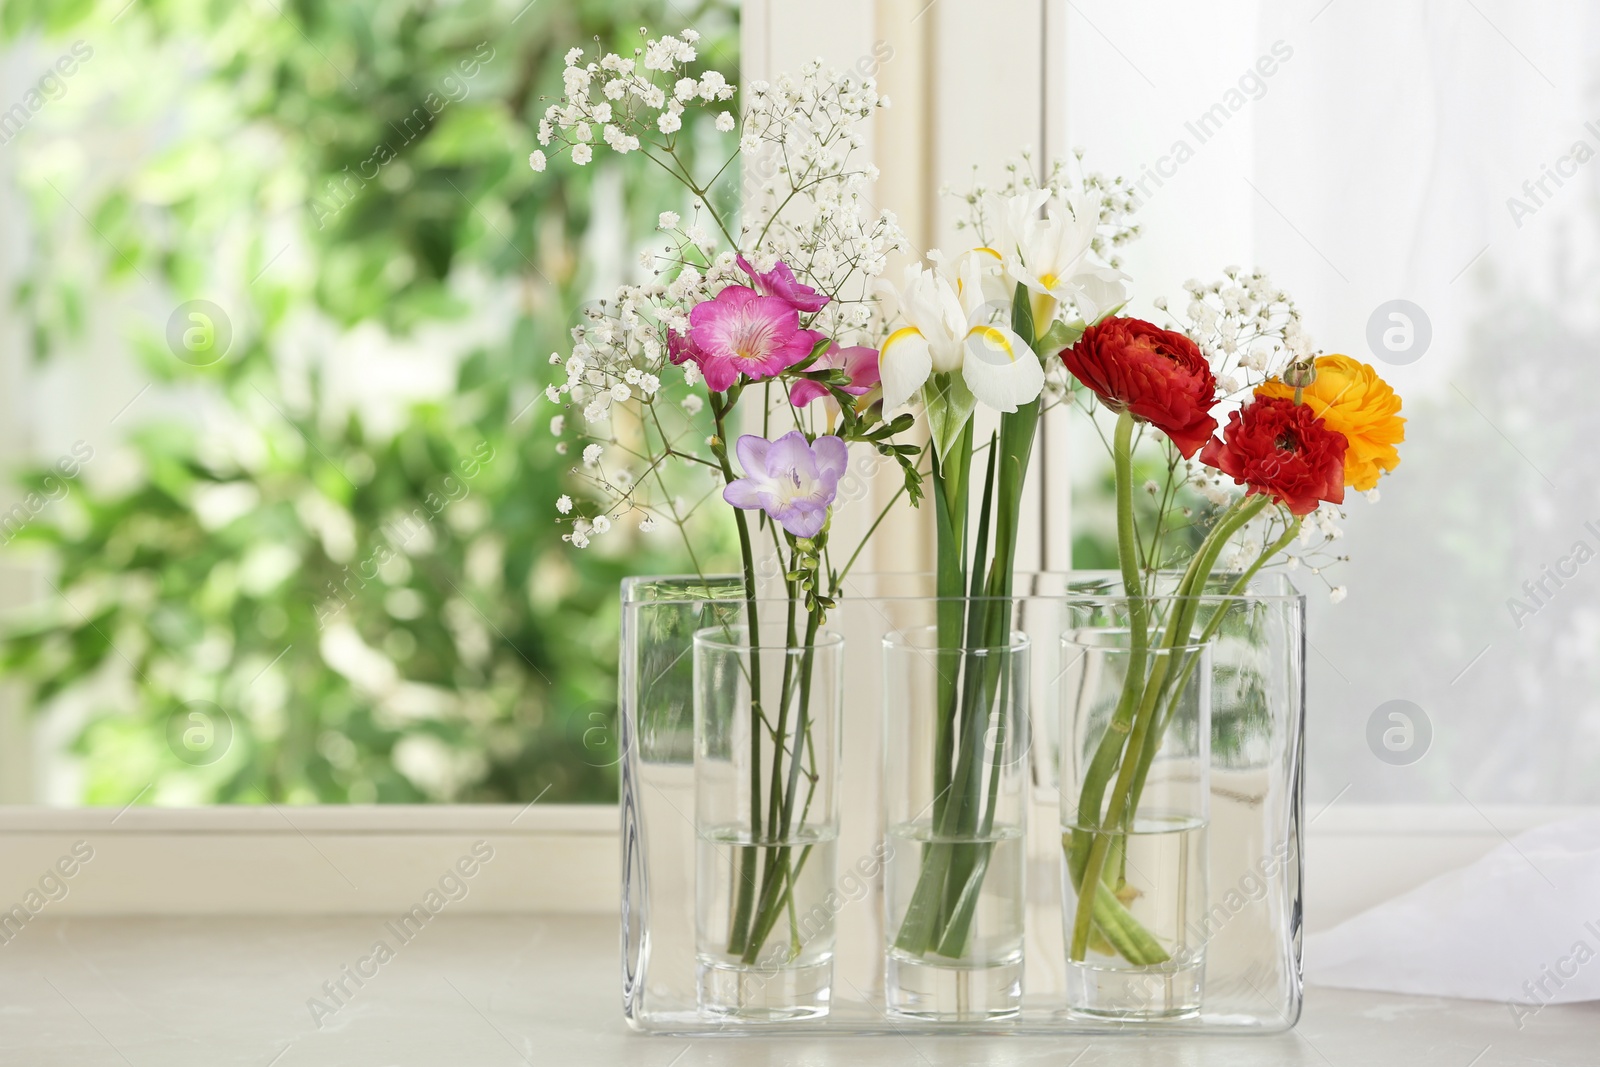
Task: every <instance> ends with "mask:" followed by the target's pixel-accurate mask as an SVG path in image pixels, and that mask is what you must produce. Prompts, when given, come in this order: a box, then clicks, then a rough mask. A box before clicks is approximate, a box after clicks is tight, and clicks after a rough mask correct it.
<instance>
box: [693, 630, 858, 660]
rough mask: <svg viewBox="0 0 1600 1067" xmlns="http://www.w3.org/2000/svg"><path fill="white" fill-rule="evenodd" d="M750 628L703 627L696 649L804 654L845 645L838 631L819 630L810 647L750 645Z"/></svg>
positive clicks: (695, 638)
mask: <svg viewBox="0 0 1600 1067" xmlns="http://www.w3.org/2000/svg"><path fill="white" fill-rule="evenodd" d="M730 631H731V632H732V633H733V634H735V635H737V636H735V637H734V639H733V640H727V639H726V638H725V637H724V635H725V634H727V633H729V632H730ZM748 633H749V627H747V626H746V625H745V624H744V623H738V624H736V625H731V626H702V627H701V628H700V629H698V630H696V631H695V632H694V647H696V648H712V649H721V650H723V651H726V652H779V651H781V652H783V653H785V654H789V655H792V654H795V653H804V652H808V651H816V650H818V649H834V648H839V647H841V646H843V645H844V634H842V633H840V632H839V631H837V630H819V631H817V636H816V638H815V639H814V640H813V641H812V642H811V643H810V644H809V645H791V644H787V643H782V644H779V643H771V644H754V645H752V644H750V642H749V639H748V636H747V635H748Z"/></svg>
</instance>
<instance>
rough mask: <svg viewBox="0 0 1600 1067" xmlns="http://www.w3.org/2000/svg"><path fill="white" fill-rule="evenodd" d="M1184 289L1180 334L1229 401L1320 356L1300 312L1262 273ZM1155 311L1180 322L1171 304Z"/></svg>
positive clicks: (1233, 270) (1233, 272)
mask: <svg viewBox="0 0 1600 1067" xmlns="http://www.w3.org/2000/svg"><path fill="white" fill-rule="evenodd" d="M1183 289H1184V295H1185V298H1186V299H1185V301H1184V307H1183V309H1182V316H1183V318H1182V322H1181V324H1180V325H1178V326H1177V327H1175V328H1177V329H1180V330H1182V331H1183V332H1184V333H1186V334H1188V335H1189V338H1190V339H1191V340H1193V341H1194V343H1195V344H1197V345H1199V346H1200V351H1201V352H1202V353H1204V354H1205V357H1206V360H1207V361H1208V362H1209V363H1210V364H1211V370H1212V373H1214V374H1215V375H1216V376H1217V389H1218V393H1219V395H1220V396H1221V397H1222V398H1223V399H1225V400H1234V401H1239V400H1244V399H1246V398H1247V397H1248V396H1249V393H1250V390H1252V389H1254V388H1255V387H1256V386H1258V385H1260V384H1261V383H1262V382H1264V381H1266V380H1267V379H1268V378H1273V377H1278V376H1280V375H1281V374H1282V373H1283V368H1284V367H1286V366H1287V365H1288V364H1289V363H1290V362H1291V361H1292V360H1303V359H1309V358H1310V357H1311V356H1312V355H1313V354H1314V352H1313V349H1312V346H1311V338H1310V337H1308V336H1307V335H1306V332H1305V329H1304V327H1303V325H1302V323H1301V320H1300V309H1299V308H1298V307H1296V306H1295V302H1294V300H1293V299H1292V298H1291V297H1290V296H1289V294H1288V293H1286V292H1284V291H1283V290H1282V289H1279V288H1278V287H1277V286H1275V285H1273V284H1272V280H1271V279H1270V278H1268V277H1267V276H1266V275H1265V274H1263V273H1262V272H1261V271H1250V272H1248V273H1247V272H1245V271H1243V270H1241V269H1240V268H1238V267H1228V268H1227V269H1226V270H1224V271H1223V276H1222V278H1220V279H1218V280H1216V281H1213V282H1210V283H1202V282H1199V281H1197V280H1195V279H1193V278H1191V279H1189V280H1188V281H1186V282H1184V283H1183ZM1155 305H1156V307H1158V308H1160V309H1161V310H1162V311H1166V312H1167V313H1168V314H1171V315H1173V316H1174V318H1176V317H1177V312H1176V311H1175V310H1174V309H1172V308H1171V307H1169V305H1168V303H1167V301H1166V299H1165V298H1157V300H1156V301H1155Z"/></svg>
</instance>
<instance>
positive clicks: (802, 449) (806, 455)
mask: <svg viewBox="0 0 1600 1067" xmlns="http://www.w3.org/2000/svg"><path fill="white" fill-rule="evenodd" d="M762 470H763V471H765V472H766V473H767V475H768V476H769V477H771V476H772V475H773V474H774V473H775V472H780V471H790V470H792V471H795V472H796V473H798V474H800V475H802V476H803V477H807V478H815V477H816V476H817V457H816V455H815V454H814V453H812V451H811V443H810V442H809V441H807V440H806V435H805V434H803V433H801V432H800V431H799V430H790V431H789V432H788V433H786V434H784V435H783V436H782V437H780V438H778V439H777V440H776V441H774V442H772V446H771V448H770V449H768V451H767V457H766V465H765V466H764V467H763V468H762Z"/></svg>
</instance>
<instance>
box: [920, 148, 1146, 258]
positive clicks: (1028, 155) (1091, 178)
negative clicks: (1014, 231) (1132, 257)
mask: <svg viewBox="0 0 1600 1067" xmlns="http://www.w3.org/2000/svg"><path fill="white" fill-rule="evenodd" d="M1083 156H1084V152H1083V149H1081V148H1079V149H1074V150H1073V153H1072V159H1071V160H1066V159H1053V160H1051V161H1050V166H1049V169H1048V170H1047V171H1046V172H1045V174H1044V177H1043V178H1042V179H1041V178H1039V177H1038V176H1037V174H1036V171H1037V169H1038V168H1037V167H1036V165H1035V163H1034V159H1033V152H1032V151H1031V150H1030V149H1027V148H1024V149H1023V150H1022V151H1021V152H1020V153H1018V155H1017V158H1016V159H1011V160H1007V161H1006V164H1005V177H1004V179H1003V180H1001V181H1000V183H999V184H997V185H993V186H991V185H988V184H986V183H984V182H981V181H979V180H978V178H977V174H978V167H977V165H976V164H974V165H973V168H972V169H973V181H972V184H971V185H970V186H969V187H968V188H967V189H966V191H964V192H960V193H957V192H955V191H954V190H952V189H951V188H950V187H949V186H948V185H947V186H944V187H943V188H941V189H940V192H941V193H942V194H943V195H946V196H953V197H955V198H957V199H959V200H960V201H961V202H962V203H964V204H965V205H966V216H965V217H964V218H959V219H957V220H956V229H958V230H963V231H971V233H972V234H973V238H974V241H973V243H974V244H975V245H980V246H992V242H994V241H995V240H997V239H998V232H999V229H1000V225H1001V220H1000V219H998V218H996V217H995V216H996V209H997V204H998V203H999V202H1002V201H1004V200H1008V199H1010V198H1012V197H1016V196H1021V195H1024V194H1026V193H1032V192H1040V191H1043V192H1048V193H1049V194H1050V195H1051V196H1052V197H1055V196H1057V195H1068V196H1072V197H1074V198H1075V199H1079V200H1080V202H1083V203H1086V204H1088V205H1089V206H1090V208H1091V210H1093V211H1095V212H1096V213H1097V215H1098V221H1097V225H1096V228H1095V235H1094V238H1093V241H1092V243H1091V244H1090V250H1091V251H1092V252H1093V253H1094V255H1095V256H1097V257H1099V259H1101V260H1102V261H1104V262H1105V264H1106V265H1107V266H1110V267H1113V268H1119V269H1120V268H1121V266H1122V259H1121V257H1120V256H1119V255H1118V254H1117V249H1119V248H1121V247H1122V246H1123V245H1125V244H1127V243H1128V242H1129V241H1132V240H1133V239H1134V238H1136V237H1138V236H1139V232H1140V230H1139V225H1138V223H1135V222H1133V221H1131V216H1132V215H1133V212H1134V208H1135V207H1136V201H1135V198H1134V196H1133V193H1132V190H1131V187H1130V186H1129V185H1128V184H1127V182H1126V181H1125V180H1124V179H1123V178H1122V177H1121V176H1120V175H1119V176H1117V177H1115V178H1107V177H1106V176H1105V175H1103V174H1101V173H1100V172H1098V171H1087V170H1085V169H1084V167H1083Z"/></svg>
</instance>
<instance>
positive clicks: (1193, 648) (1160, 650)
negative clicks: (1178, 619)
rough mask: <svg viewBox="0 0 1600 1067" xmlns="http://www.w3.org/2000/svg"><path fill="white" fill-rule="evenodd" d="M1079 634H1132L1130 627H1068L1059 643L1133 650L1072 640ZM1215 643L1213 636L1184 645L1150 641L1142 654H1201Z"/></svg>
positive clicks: (1106, 650) (1117, 650)
mask: <svg viewBox="0 0 1600 1067" xmlns="http://www.w3.org/2000/svg"><path fill="white" fill-rule="evenodd" d="M1156 632H1157V633H1159V632H1160V631H1156ZM1081 633H1094V634H1128V635H1130V636H1131V635H1132V633H1133V628H1132V627H1129V626H1069V627H1067V628H1066V629H1064V630H1062V631H1061V643H1062V644H1063V645H1072V646H1073V647H1075V648H1082V649H1087V650H1089V651H1093V652H1124V653H1131V652H1133V649H1132V648H1129V647H1127V646H1122V645H1105V644H1090V643H1089V642H1087V641H1078V640H1074V637H1073V635H1074V634H1081ZM1216 643H1217V639H1216V637H1215V636H1212V637H1210V638H1208V639H1206V640H1204V641H1187V642H1185V643H1184V644H1181V645H1167V644H1164V643H1158V642H1156V641H1151V642H1150V644H1149V645H1147V646H1146V647H1145V649H1144V652H1145V654H1146V655H1157V656H1160V655H1169V654H1171V653H1175V652H1185V653H1187V652H1203V651H1206V650H1208V649H1210V648H1212V647H1213V646H1215V645H1216Z"/></svg>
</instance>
